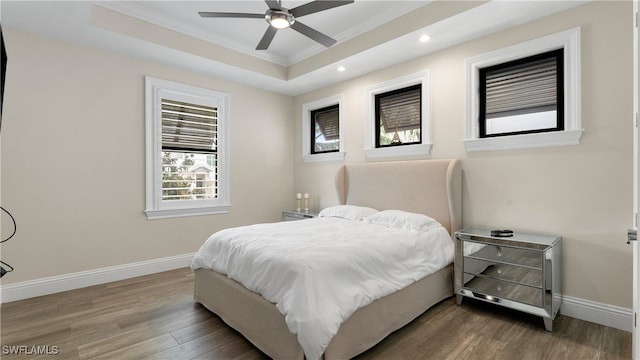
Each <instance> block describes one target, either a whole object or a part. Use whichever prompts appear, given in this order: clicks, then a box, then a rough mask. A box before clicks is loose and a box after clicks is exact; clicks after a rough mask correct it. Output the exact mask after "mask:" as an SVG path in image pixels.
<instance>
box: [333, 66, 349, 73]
mask: <svg viewBox="0 0 640 360" xmlns="http://www.w3.org/2000/svg"><path fill="white" fill-rule="evenodd" d="M336 70H338V71H340V72H343V71H345V70H347V68H346V67H344V66H338V68H337V69H336Z"/></svg>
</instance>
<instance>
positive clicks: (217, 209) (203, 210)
mask: <svg viewBox="0 0 640 360" xmlns="http://www.w3.org/2000/svg"><path fill="white" fill-rule="evenodd" d="M230 209H231V206H230V205H226V206H209V207H194V208H188V209H165V210H145V211H144V212H145V214H147V220H155V219H166V218H174V217H184V216H199V215H212V214H226V213H228V212H229V210H230Z"/></svg>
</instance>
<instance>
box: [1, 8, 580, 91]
mask: <svg viewBox="0 0 640 360" xmlns="http://www.w3.org/2000/svg"><path fill="white" fill-rule="evenodd" d="M307 2H309V1H298V0H283V1H282V5H283V6H284V7H287V8H294V7H296V6H298V5H301V4H305V3H307ZM584 2H586V1H581V0H572V1H540V0H536V1H526V0H494V1H489V2H480V1H471V2H461V1H456V0H446V1H443V0H441V1H434V2H432V1H427V0H421V1H400V0H397V1H383V0H356V1H355V2H354V3H353V4H348V5H344V6H340V7H336V8H333V9H329V10H325V11H322V12H319V13H315V14H310V15H307V16H304V17H299V18H297V21H300V22H303V23H304V24H305V25H308V26H311V27H313V28H315V29H316V30H318V31H320V32H323V33H325V34H327V35H329V36H331V37H333V38H334V39H336V40H338V43H337V44H336V45H334V46H333V47H331V48H325V47H324V46H322V45H320V44H318V43H316V42H314V41H313V40H311V39H309V38H307V37H305V36H303V35H301V34H299V33H297V32H296V31H294V30H292V29H284V30H279V31H278V33H277V34H276V36H275V38H274V40H273V42H272V43H271V46H270V47H269V49H268V50H267V51H261V50H255V47H256V45H257V44H258V42H259V41H260V39H261V37H262V35H263V33H264V32H265V30H266V28H267V26H268V24H267V22H266V21H264V20H262V19H231V18H201V17H200V16H199V15H198V11H216V12H246V13H259V14H262V13H264V12H265V11H266V9H267V5H266V3H265V2H264V1H259V0H251V1H249V0H246V1H219V0H213V1H166V0H158V1H148V0H147V1H109V2H106V1H97V2H91V1H7V0H2V1H1V2H0V19H1V23H2V26H3V27H9V28H16V29H19V30H23V31H28V32H34V33H38V34H42V35H43V36H47V37H52V38H56V39H59V40H63V41H68V42H72V43H77V44H82V45H87V46H93V47H97V48H103V49H108V50H111V51H116V52H119V53H124V54H127V55H129V56H134V57H138V58H143V59H148V60H152V61H156V62H160V63H164V64H168V65H172V66H177V67H181V68H187V69H190V70H193V71H197V72H201V73H203V74H207V75H212V76H216V77H220V78H225V79H229V80H232V81H237V82H240V83H245V84H248V85H251V86H256V87H259V88H264V89H267V90H270V91H275V92H279V93H283V94H288V95H298V94H302V93H305V92H308V91H312V90H315V89H318V88H322V87H325V86H329V85H331V84H334V83H336V82H340V81H344V80H346V79H349V78H354V77H356V76H360V75H363V74H365V73H368V72H371V71H375V70H378V69H381V68H384V67H388V66H391V65H394V64H397V63H400V62H403V61H407V60H410V59H413V58H416V57H419V56H424V55H426V54H428V53H431V52H434V51H437V50H440V49H443V48H446V47H448V46H452V45H455V44H458V43H461V42H464V41H468V40H471V39H474V38H478V37H481V36H485V35H487V34H490V33H493V32H496V31H500V30H504V29H507V28H509V27H512V26H516V25H519V24H522V23H525V22H528V21H531V20H535V19H537V18H540V17H543V16H547V15H549V14H553V13H556V12H559V11H563V10H566V9H568V8H571V7H574V6H577V5H580V4H582V3H584ZM436 12H438V14H437V15H436V14H435V13H436ZM415 15H418V16H415ZM145 26H146V27H145ZM150 26H160V27H162V28H164V29H169V30H171V32H170V33H166V34H175V35H176V36H178V37H177V38H179V39H181V41H180V42H179V44H180V45H179V46H176V45H175V44H176V42H173V43H171V42H170V41H169V39H167V40H166V42H165V41H164V38H163V37H160V38H159V39H158V38H153V34H149V33H148V31H147V33H146V34H145V32H144V31H142V30H140V29H150V28H152V27H150ZM155 29H156V30H158V31H155V33H156V34H157V33H160V32H161V31H160V30H161V28H155ZM136 31H137V32H136ZM423 34H428V35H429V36H431V40H430V41H428V42H426V43H420V42H419V41H418V38H419V37H420V35H423ZM180 36H182V37H180ZM184 36H187V37H184ZM166 38H169V36H166ZM185 39H187V40H188V39H195V40H197V41H201V42H197V44H199V45H198V46H195V47H193V46H192V47H191V48H188V47H187V45H184V46H182V44H186V43H191V41H185ZM6 42H7V52H8V53H9V56H10V51H11V43H10V39H9V38H7V39H6ZM269 64H272V65H269ZM339 65H342V66H345V67H346V71H344V72H337V71H336V68H337V67H338V66H339Z"/></svg>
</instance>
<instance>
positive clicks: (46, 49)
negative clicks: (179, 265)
mask: <svg viewBox="0 0 640 360" xmlns="http://www.w3.org/2000/svg"><path fill="white" fill-rule="evenodd" d="M3 32H4V35H5V41H6V44H7V50H8V52H9V61H8V74H7V83H6V94H5V99H4V112H3V120H2V152H1V156H2V158H1V161H2V162H1V164H2V173H1V174H2V181H1V184H2V189H1V192H2V205H3V207H5V208H7V209H9V210H10V211H11V212H12V213H13V215H14V216H15V218H16V221H17V224H18V232H17V234H16V235H15V237H14V238H13V239H11V240H10V241H8V242H6V243H4V244H2V260H4V261H6V262H7V263H9V264H10V265H12V266H13V267H14V268H15V269H16V270H15V271H14V272H13V273H11V274H10V276H9V275H7V276H5V277H4V278H3V279H2V283H3V284H9V283H14V282H21V281H26V280H33V279H39V278H43V277H48V276H55V275H61V274H67V273H73V272H78V271H85V270H91V269H97V268H102V267H109V266H115V265H120V264H127V263H133V262H138V261H144V260H150V259H158V258H163V257H168V256H175V255H182V254H188V253H191V252H195V251H196V250H197V249H198V247H199V246H200V245H201V244H202V242H203V241H204V240H205V239H206V238H207V236H208V235H210V234H211V233H212V232H214V231H216V230H219V229H221V228H225V227H229V226H234V225H241V224H249V223H256V222H266V221H277V220H279V218H280V211H281V210H283V209H285V208H288V207H290V205H291V204H290V201H289V200H288V199H289V198H290V197H291V194H292V193H293V179H292V176H291V174H292V172H293V157H292V153H293V146H292V142H291V138H292V137H293V130H292V129H291V125H290V123H291V119H292V118H293V112H292V111H293V110H292V109H293V107H292V98H291V97H288V96H283V95H278V94H274V93H271V92H267V91H262V90H257V89H254V88H251V87H247V86H243V85H239V84H236V83H232V82H229V81H224V80H220V79H215V78H211V77H206V76H203V75H200V74H195V73H192V72H189V71H185V70H181V69H176V68H171V67H167V66H164V65H159V64H156V63H151V62H146V61H142V60H136V59H132V58H128V57H125V56H122V55H119V54H115V53H110V52H104V51H102V50H97V49H93V48H88V47H82V46H75V45H70V44H67V43H62V42H58V41H55V40H51V39H45V38H42V37H39V36H35V35H31V34H28V33H24V32H19V31H16V30H12V29H11V28H3ZM145 75H150V76H154V77H157V78H162V79H167V80H172V81H176V82H181V83H186V84H190V85H195V86H200V87H204V88H209V89H213V90H217V91H222V92H225V93H227V94H229V96H230V128H231V133H230V156H231V182H232V183H231V203H232V209H231V212H230V213H229V214H226V215H209V216H197V217H184V218H174V219H166V220H152V221H150V220H147V219H146V217H145V215H144V212H143V210H144V207H145V186H144V185H145V178H144V174H145V172H144V161H145V145H144V76H145ZM247 104H250V106H247ZM3 218H5V217H4V216H3ZM8 228H9V226H7V223H6V222H4V223H3V231H2V235H3V238H4V237H5V232H8V230H9V229H8ZM6 235H7V236H8V234H6ZM185 265H186V264H185Z"/></svg>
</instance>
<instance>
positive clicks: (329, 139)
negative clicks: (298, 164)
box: [302, 95, 345, 162]
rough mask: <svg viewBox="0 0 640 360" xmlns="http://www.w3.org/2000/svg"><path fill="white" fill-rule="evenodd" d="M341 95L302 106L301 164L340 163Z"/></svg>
mask: <svg viewBox="0 0 640 360" xmlns="http://www.w3.org/2000/svg"><path fill="white" fill-rule="evenodd" d="M341 134H342V95H335V96H331V97H327V98H324V99H320V100H316V101H313V102H309V103H306V104H303V105H302V159H303V161H305V162H317V161H342V160H344V155H345V153H344V140H343V137H342V136H341Z"/></svg>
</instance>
